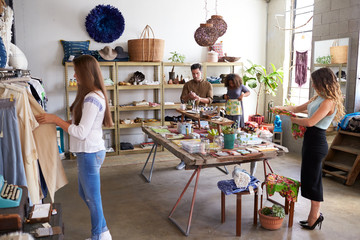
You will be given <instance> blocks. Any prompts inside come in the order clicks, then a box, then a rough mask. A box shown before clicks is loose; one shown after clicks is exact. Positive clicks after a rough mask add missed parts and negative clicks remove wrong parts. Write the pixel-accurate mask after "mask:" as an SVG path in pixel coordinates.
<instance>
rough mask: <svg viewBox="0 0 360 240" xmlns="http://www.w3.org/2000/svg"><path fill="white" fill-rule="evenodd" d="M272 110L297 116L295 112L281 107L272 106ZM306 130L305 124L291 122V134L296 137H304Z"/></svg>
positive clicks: (279, 113) (276, 112) (275, 112)
mask: <svg viewBox="0 0 360 240" xmlns="http://www.w3.org/2000/svg"><path fill="white" fill-rule="evenodd" d="M270 112H272V113H274V114H278V115H285V116H290V117H296V115H295V113H293V112H291V111H288V110H284V109H279V108H270ZM305 132H306V127H305V126H300V125H299V124H296V123H293V124H291V134H292V136H293V137H294V138H295V139H298V138H302V137H304V134H305Z"/></svg>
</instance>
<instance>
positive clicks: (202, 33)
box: [194, 23, 219, 47]
mask: <svg viewBox="0 0 360 240" xmlns="http://www.w3.org/2000/svg"><path fill="white" fill-rule="evenodd" d="M218 37H219V36H218V33H217V30H216V29H215V28H214V27H213V25H212V24H208V23H205V24H203V23H202V24H200V27H199V28H198V29H196V31H195V34H194V38H195V41H196V43H197V44H199V45H200V46H203V47H208V46H212V45H214V44H215V42H216V40H217V39H218Z"/></svg>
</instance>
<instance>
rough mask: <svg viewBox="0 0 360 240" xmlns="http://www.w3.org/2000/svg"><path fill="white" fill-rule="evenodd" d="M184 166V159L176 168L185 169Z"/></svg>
mask: <svg viewBox="0 0 360 240" xmlns="http://www.w3.org/2000/svg"><path fill="white" fill-rule="evenodd" d="M184 168H185V163H184V162H183V161H181V162H180V163H179V165H177V166H176V169H177V170H182V169H184Z"/></svg>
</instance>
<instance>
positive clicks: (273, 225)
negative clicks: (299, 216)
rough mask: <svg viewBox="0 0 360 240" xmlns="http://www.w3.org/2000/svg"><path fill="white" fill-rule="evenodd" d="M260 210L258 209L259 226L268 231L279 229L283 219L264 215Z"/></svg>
mask: <svg viewBox="0 0 360 240" xmlns="http://www.w3.org/2000/svg"><path fill="white" fill-rule="evenodd" d="M261 210H262V209H260V210H259V211H258V213H259V219H260V224H261V226H262V227H263V228H265V229H268V230H276V229H279V228H281V226H282V223H283V221H284V218H279V217H272V216H267V215H264V214H262V213H261Z"/></svg>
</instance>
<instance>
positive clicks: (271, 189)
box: [266, 173, 300, 202]
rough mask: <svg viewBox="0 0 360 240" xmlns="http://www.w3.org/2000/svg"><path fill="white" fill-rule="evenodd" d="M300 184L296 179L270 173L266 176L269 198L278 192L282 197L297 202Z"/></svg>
mask: <svg viewBox="0 0 360 240" xmlns="http://www.w3.org/2000/svg"><path fill="white" fill-rule="evenodd" d="M299 187H300V182H299V181H296V180H294V179H291V178H288V177H284V176H280V175H277V174H274V173H269V174H268V175H267V176H266V191H267V193H268V194H269V196H272V195H274V193H275V192H278V193H279V194H280V196H282V197H286V199H287V200H288V201H293V202H296V201H297V196H298V193H299Z"/></svg>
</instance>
